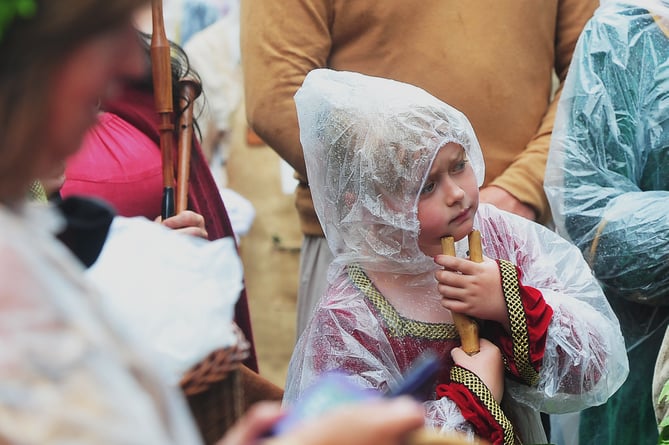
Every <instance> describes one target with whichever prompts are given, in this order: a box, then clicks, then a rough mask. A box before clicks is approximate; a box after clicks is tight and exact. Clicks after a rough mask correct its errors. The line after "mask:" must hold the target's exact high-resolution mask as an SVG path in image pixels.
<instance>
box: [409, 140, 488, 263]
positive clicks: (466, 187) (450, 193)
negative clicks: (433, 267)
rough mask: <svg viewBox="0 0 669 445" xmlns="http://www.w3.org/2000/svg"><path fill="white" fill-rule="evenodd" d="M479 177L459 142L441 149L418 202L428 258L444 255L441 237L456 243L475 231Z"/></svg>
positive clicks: (421, 239) (422, 240)
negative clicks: (448, 237) (449, 237)
mask: <svg viewBox="0 0 669 445" xmlns="http://www.w3.org/2000/svg"><path fill="white" fill-rule="evenodd" d="M478 203H479V190H478V184H477V182H476V176H475V175H474V170H473V169H472V167H471V165H470V164H469V161H467V157H466V155H465V150H464V149H463V148H462V146H460V145H458V144H455V143H448V144H446V145H444V146H443V147H441V148H440V149H439V152H438V153H437V156H436V157H435V159H434V162H433V163H432V169H431V170H430V173H429V174H428V177H427V180H426V181H425V186H424V187H423V189H422V190H421V192H420V197H419V200H418V221H419V222H420V234H419V236H418V245H419V246H420V249H421V250H422V251H423V252H424V253H425V254H426V255H428V256H435V255H438V254H441V238H442V237H443V236H452V237H453V238H455V240H456V241H458V240H460V239H462V238H464V237H465V236H466V235H468V234H469V232H471V230H472V227H473V222H474V215H475V214H476V210H477V209H478Z"/></svg>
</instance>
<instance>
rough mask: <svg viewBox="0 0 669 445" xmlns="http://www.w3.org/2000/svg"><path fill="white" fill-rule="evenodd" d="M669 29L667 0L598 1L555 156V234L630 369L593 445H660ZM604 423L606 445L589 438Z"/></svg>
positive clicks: (667, 279)
mask: <svg viewBox="0 0 669 445" xmlns="http://www.w3.org/2000/svg"><path fill="white" fill-rule="evenodd" d="M668 29H669V5H668V4H667V3H665V2H663V1H657V0H647V1H645V0H644V1H638V0H634V1H627V2H612V1H609V2H603V3H602V6H601V7H600V9H599V10H598V11H597V12H596V14H595V16H594V17H593V19H592V20H591V21H590V22H589V23H588V25H587V26H586V27H585V30H584V32H583V34H582V36H581V38H580V40H579V42H578V44H577V47H576V52H575V53H574V58H573V62H572V66H571V68H570V71H569V75H568V77H567V80H566V83H565V86H564V89H563V91H562V98H561V101H560V104H559V107H558V115H557V118H556V120H555V129H554V132H553V141H552V144H551V149H550V154H549V157H548V163H547V169H546V179H545V189H546V194H547V196H548V198H549V201H550V205H551V209H552V211H553V215H554V218H555V223H556V226H557V229H558V231H559V233H560V234H562V235H563V236H565V237H566V238H567V239H569V240H571V241H572V242H573V243H575V244H576V245H577V246H578V247H579V248H580V249H581V251H582V252H583V254H584V256H585V258H586V259H587V260H588V262H589V264H590V265H591V267H592V269H593V271H594V273H595V275H596V277H597V278H598V279H599V280H600V282H601V285H602V287H603V289H604V291H605V293H606V296H607V298H608V299H609V302H610V303H611V306H612V308H613V310H614V311H615V313H616V315H617V316H618V317H619V319H620V324H621V328H622V332H623V335H624V337H625V341H626V344H627V349H628V353H629V358H630V362H634V363H635V371H634V373H633V374H632V375H630V379H629V380H628V381H627V382H626V383H625V385H624V387H623V391H620V392H619V393H618V394H616V396H615V397H616V398H617V399H619V401H618V402H615V403H610V404H608V406H609V408H610V410H611V411H609V412H601V417H598V418H597V419H594V420H593V421H592V422H591V427H592V429H593V430H594V431H588V432H587V436H588V438H589V440H592V441H593V442H592V443H600V444H606V443H632V442H634V443H656V440H657V434H656V428H655V418H654V416H653V414H652V410H651V401H650V385H649V383H648V382H649V381H650V378H651V376H652V369H653V364H654V361H655V357H656V356H657V352H658V348H659V345H660V343H661V342H662V335H663V333H664V330H665V329H666V326H667V322H668V320H669V307H668V304H669V218H668V217H667V215H669V172H668V166H669V108H668V107H667V92H668V91H669V37H668V34H667V30H668ZM665 130H666V131H665ZM630 399H633V400H635V401H638V402H639V403H640V405H637V404H630V403H629V400H630ZM630 416H633V417H634V418H635V419H637V420H636V421H635V422H633V423H632V424H630V423H629V422H625V421H624V420H627V419H628V418H630ZM586 417H587V416H586ZM609 421H610V422H611V429H610V431H611V437H610V439H609V440H610V442H608V441H607V440H605V439H604V438H603V437H599V436H594V435H593V434H594V432H595V431H598V432H604V431H607V428H606V427H605V426H604V425H606V424H607V423H608V422H609ZM581 425H582V426H583V425H584V424H583V422H582V423H581ZM634 428H638V429H634ZM623 431H625V433H623ZM624 434H629V435H624Z"/></svg>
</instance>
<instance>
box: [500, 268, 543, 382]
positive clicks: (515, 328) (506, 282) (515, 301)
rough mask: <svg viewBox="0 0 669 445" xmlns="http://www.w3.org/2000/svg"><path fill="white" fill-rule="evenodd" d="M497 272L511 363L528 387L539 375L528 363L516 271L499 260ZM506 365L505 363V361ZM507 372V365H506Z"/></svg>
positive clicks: (527, 344) (523, 311) (528, 355)
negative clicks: (509, 335)
mask: <svg viewBox="0 0 669 445" xmlns="http://www.w3.org/2000/svg"><path fill="white" fill-rule="evenodd" d="M499 270H500V273H501V275H502V292H503V293H504V300H505V301H506V308H507V311H508V312H509V322H510V324H511V339H512V341H513V361H514V363H515V364H516V367H517V369H518V373H519V374H520V377H521V378H522V379H523V380H524V381H525V382H526V383H527V384H528V385H530V386H534V385H536V384H537V382H538V381H539V373H537V371H535V369H534V368H533V367H532V364H531V363H530V343H529V338H530V336H529V333H528V331H527V317H526V316H525V308H524V307H523V302H522V300H521V298H520V287H519V285H518V283H519V281H520V280H519V279H518V271H517V270H516V266H514V265H513V263H510V262H508V261H505V260H499ZM505 363H506V361H505ZM506 367H507V370H508V365H506Z"/></svg>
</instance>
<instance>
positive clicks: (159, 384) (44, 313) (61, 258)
mask: <svg viewBox="0 0 669 445" xmlns="http://www.w3.org/2000/svg"><path fill="white" fill-rule="evenodd" d="M59 216H60V215H57V214H56V213H55V212H54V211H53V210H52V209H48V208H41V206H40V208H35V209H28V208H26V209H25V210H23V211H18V212H17V211H14V210H8V209H7V208H6V207H4V206H1V205H0V227H2V232H1V233H0V263H1V267H0V442H2V443H11V444H19V443H20V444H26V445H31V444H34V445H38V444H39V445H46V444H64V443H67V444H100V445H103V444H110V445H111V444H114V445H118V444H137V445H148V444H156V445H165V444H179V445H183V444H199V443H201V441H200V437H199V434H198V432H197V430H196V429H195V426H194V423H193V421H192V420H191V416H190V412H189V410H188V407H187V406H186V404H185V402H184V400H183V399H182V396H181V395H180V394H178V392H177V391H178V389H177V388H175V387H174V386H172V387H170V386H168V385H167V383H165V380H164V379H163V377H162V375H158V374H155V373H153V372H152V371H151V370H150V369H148V368H147V367H146V365H145V364H144V363H143V362H144V358H145V357H142V356H140V355H138V354H137V353H136V352H134V351H136V350H135V349H134V348H132V347H130V346H129V345H128V343H127V339H122V338H121V337H119V336H118V335H115V334H114V333H113V332H114V330H113V329H112V328H111V327H110V326H108V325H107V324H106V323H105V322H104V320H105V317H104V316H103V315H102V314H101V309H100V307H99V305H98V303H99V301H97V302H96V300H99V298H100V295H99V294H97V292H96V291H95V290H93V289H92V288H91V287H90V285H89V284H87V282H86V281H84V280H83V271H82V268H81V265H80V264H78V263H77V262H76V260H75V258H74V257H73V256H72V255H71V254H70V252H69V251H68V250H67V249H66V248H65V246H64V245H62V244H61V243H60V242H58V241H56V240H55V238H54V236H53V233H57V231H58V229H59V228H60V227H61V218H59Z"/></svg>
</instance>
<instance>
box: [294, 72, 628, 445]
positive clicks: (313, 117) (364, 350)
mask: <svg viewBox="0 0 669 445" xmlns="http://www.w3.org/2000/svg"><path fill="white" fill-rule="evenodd" d="M295 101H296V104H297V111H298V118H299V124H300V136H301V141H302V145H303V148H304V154H305V159H306V164H307V170H308V174H309V182H310V187H311V192H312V195H313V198H314V203H315V206H316V211H317V213H318V216H319V219H320V222H321V225H322V226H323V229H324V231H325V235H326V237H327V239H328V243H329V246H330V248H331V250H332V251H333V253H334V256H335V260H334V262H333V263H332V265H331V266H330V270H329V275H328V278H329V283H330V284H329V287H328V289H327V291H326V294H325V295H324V296H323V298H322V299H321V301H320V304H319V307H318V309H317V310H316V312H315V314H314V316H313V318H312V319H311V322H310V324H309V327H308V329H307V330H306V331H305V333H304V334H303V335H302V336H301V337H300V339H299V341H298V344H297V345H296V349H295V351H294V354H293V357H292V359H291V362H290V366H289V370H288V380H287V385H286V394H285V401H286V403H288V404H291V403H294V402H295V401H296V400H297V399H298V398H299V397H300V394H301V393H302V392H303V391H304V390H305V389H306V388H307V387H308V386H309V385H311V384H312V383H313V382H314V381H315V379H316V378H317V376H318V375H319V374H321V373H323V372H326V371H328V370H334V369H344V370H345V371H348V372H349V373H351V376H350V378H351V379H353V380H354V381H356V382H357V383H358V384H361V385H363V386H364V387H373V388H377V389H380V390H385V389H387V388H389V387H393V386H395V385H396V384H397V383H398V382H399V381H400V380H401V378H402V375H403V373H404V372H405V371H406V370H407V368H408V367H409V366H410V365H411V363H412V362H413V360H415V359H416V358H417V357H418V356H419V355H420V353H421V352H422V351H424V350H426V349H432V350H435V351H437V352H438V353H439V354H441V355H442V357H443V360H444V363H445V365H446V367H447V368H448V367H451V366H452V364H453V363H452V360H451V358H450V354H449V352H450V350H451V349H452V348H453V347H456V346H458V345H459V341H458V337H457V334H456V333H455V330H454V327H453V325H452V324H449V323H443V324H442V323H433V322H425V321H423V320H414V319H410V318H408V317H405V316H403V314H402V313H401V312H400V311H398V310H397V309H395V308H394V307H393V305H391V304H390V303H389V302H388V301H387V300H386V299H385V298H384V296H383V295H382V294H381V293H380V292H379V291H378V289H377V288H376V287H375V286H374V284H373V283H372V282H371V280H369V278H368V277H367V274H368V273H370V272H374V273H378V272H382V273H385V274H386V276H388V275H390V276H394V277H397V278H398V279H402V280H403V281H404V282H406V283H408V287H411V289H407V290H408V291H409V290H411V293H412V294H415V293H416V292H415V291H416V289H420V290H421V291H422V292H420V294H421V295H422V297H421V298H420V299H416V300H415V301H414V302H412V304H415V305H427V306H431V307H435V308H439V307H441V306H440V305H441V303H440V301H441V296H440V294H439V293H438V291H437V286H436V280H435V278H434V272H435V270H436V268H437V265H436V264H435V263H434V261H433V259H432V258H431V257H428V256H426V255H425V254H424V253H422V251H421V250H420V249H419V247H418V241H417V239H418V234H419V231H420V226H419V221H418V218H417V202H418V198H419V193H420V190H421V189H422V187H423V184H424V181H425V179H426V176H427V173H428V172H429V170H430V167H431V163H432V161H433V159H434V157H435V156H436V154H437V151H438V150H439V148H441V147H442V146H444V145H445V144H446V143H449V142H455V143H458V144H460V145H462V147H464V149H465V151H466V154H467V157H468V159H469V162H470V163H471V165H472V167H473V169H474V172H475V175H476V178H477V179H478V182H479V185H480V184H481V182H482V180H483V173H484V164H483V159H482V155H481V150H480V147H479V145H478V142H477V140H476V136H475V134H474V131H473V129H472V127H471V125H470V124H469V122H468V120H467V119H466V118H465V117H464V115H462V114H461V113H460V112H459V111H457V110H455V109H454V108H452V107H450V106H448V105H446V104H445V103H443V102H441V101H439V100H438V99H436V98H434V97H433V96H431V95H429V94H428V93H427V92H425V91H424V90H422V89H419V88H416V87H414V86H411V85H407V84H403V83H400V82H395V81H392V80H387V79H380V78H375V77H369V76H364V75H361V74H357V73H348V72H337V71H331V70H326V69H318V70H314V71H312V72H310V73H309V74H308V75H307V77H306V79H305V81H304V84H303V86H302V87H301V88H300V90H299V91H298V92H297V94H296V96H295ZM474 228H476V229H478V230H480V231H481V234H482V244H483V252H484V255H485V256H487V257H490V258H494V259H502V260H506V261H508V262H510V263H512V264H513V265H515V266H517V267H518V268H519V271H520V274H521V275H522V284H523V285H525V286H532V287H534V288H536V289H538V290H539V291H540V293H541V294H542V295H543V298H544V299H545V301H546V302H547V303H548V305H550V307H552V310H553V316H552V318H551V319H550V321H549V323H548V327H547V333H546V332H544V333H543V334H544V335H543V338H545V348H544V349H543V350H540V351H537V349H541V347H537V346H536V345H533V344H527V337H525V346H526V348H525V350H524V351H523V352H520V350H517V351H516V352H518V354H516V353H514V352H511V351H510V350H509V349H508V348H507V349H506V350H504V348H500V349H503V353H504V354H505V357H506V358H507V360H508V361H509V362H513V363H521V362H523V361H524V360H525V362H526V364H527V365H528V366H529V368H531V370H529V368H527V369H528V370H529V374H531V376H530V378H529V380H531V381H530V382H528V381H527V380H528V379H526V378H525V377H528V376H527V374H525V375H523V376H519V375H512V373H511V372H509V373H508V377H509V378H508V379H507V380H506V395H505V400H504V401H503V403H502V406H503V407H504V406H505V405H506V407H505V409H504V411H505V413H506V415H507V416H509V418H511V420H512V421H513V423H514V427H515V429H516V431H517V433H518V434H519V435H520V437H521V438H522V439H523V440H524V441H527V442H530V443H531V442H535V443H536V442H540V441H542V440H543V441H545V438H542V437H541V436H542V434H543V432H542V429H541V424H540V423H539V418H538V415H537V412H536V411H537V410H541V411H545V412H567V411H574V410H579V409H581V408H584V407H587V406H591V405H596V404H600V403H603V402H604V401H605V400H606V399H607V398H608V397H609V396H610V395H611V394H612V393H613V392H614V391H615V390H616V389H617V388H618V387H619V386H620V384H621V383H622V381H623V380H624V379H625V377H626V375H627V370H628V366H627V359H626V356H625V349H624V344H623V340H622V337H621V334H620V328H619V326H618V321H617V319H616V318H615V316H614V314H613V312H612V311H611V308H610V307H609V304H608V303H607V301H606V298H605V297H604V295H603V293H602V291H601V288H600V287H599V285H598V284H597V281H596V280H595V279H594V277H593V276H592V273H591V271H590V269H589V268H588V266H587V264H586V263H585V261H584V260H583V258H582V255H581V253H580V252H579V251H578V250H577V249H576V248H575V247H574V246H573V245H571V244H570V243H568V242H566V241H565V240H564V239H563V238H561V237H559V236H558V235H557V234H555V233H553V232H551V231H549V230H547V229H545V228H544V227H543V226H540V225H538V224H535V223H533V222H531V221H529V220H526V219H523V218H520V217H516V216H514V215H511V214H509V213H505V212H502V211H500V210H497V209H496V208H494V207H492V206H489V205H485V204H481V205H479V210H478V212H477V214H476V217H475V221H474ZM444 235H446V233H445V234H444ZM456 249H457V250H458V252H459V256H464V255H465V251H466V250H467V246H466V239H465V240H464V241H461V242H458V243H457V245H456ZM520 312H521V313H522V312H523V311H522V309H521V311H520ZM490 324H492V325H494V324H495V323H493V322H490ZM521 326H522V328H521V329H520V331H522V332H525V333H527V332H528V330H530V329H531V327H530V326H526V325H523V324H521ZM488 327H489V328H490V329H486V325H485V323H484V329H483V331H482V332H483V333H484V335H486V333H487V334H488V335H490V339H491V341H493V342H495V343H497V344H498V345H499V343H500V341H502V339H501V338H500V337H499V336H498V335H505V334H501V332H502V331H500V330H499V329H498V328H495V326H488ZM516 334H520V332H516ZM516 334H514V335H513V338H512V339H511V338H510V337H511V336H509V335H508V334H506V337H507V340H508V343H507V345H509V344H511V343H513V344H514V345H516V346H521V345H522V344H523V340H522V338H520V337H522V334H520V335H519V336H516ZM528 348H529V349H530V350H531V351H533V353H538V356H539V357H541V358H540V359H539V362H538V363H534V364H529V363H528V362H527V361H528V354H527V349H528ZM521 349H522V348H521ZM504 351H506V352H504ZM447 379H448V374H447V375H446V376H443V375H442V376H440V377H439V378H438V379H437V380H438V381H436V382H434V384H435V385H436V384H437V383H445V381H446V380H447ZM434 388H435V387H434V385H433V386H432V388H431V390H430V391H428V393H426V394H425V400H426V408H427V422H428V424H430V425H433V426H435V427H436V428H441V429H443V430H454V429H455V430H464V431H471V430H472V426H471V425H469V424H468V422H466V421H465V420H464V418H463V416H462V415H461V410H460V409H459V408H458V406H457V405H456V404H455V403H454V402H453V401H452V400H450V399H448V398H446V397H442V398H440V399H438V400H435V399H436V398H437V397H436V395H435V391H434ZM505 440H506V439H505Z"/></svg>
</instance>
